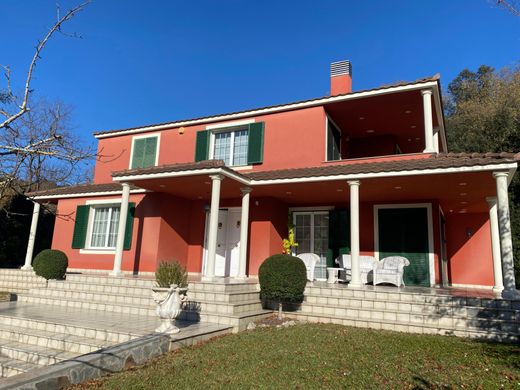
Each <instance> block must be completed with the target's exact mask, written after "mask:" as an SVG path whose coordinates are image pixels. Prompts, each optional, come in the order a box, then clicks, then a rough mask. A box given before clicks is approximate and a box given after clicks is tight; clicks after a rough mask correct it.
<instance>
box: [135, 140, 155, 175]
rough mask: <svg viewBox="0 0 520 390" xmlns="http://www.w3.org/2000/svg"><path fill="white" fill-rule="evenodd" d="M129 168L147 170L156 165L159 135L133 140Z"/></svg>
mask: <svg viewBox="0 0 520 390" xmlns="http://www.w3.org/2000/svg"><path fill="white" fill-rule="evenodd" d="M132 142H133V144H132V156H131V160H130V161H131V164H130V168H131V169H134V168H147V167H153V166H154V165H157V161H158V157H159V156H158V146H159V135H158V134H157V135H152V136H137V137H134V138H133V141H132Z"/></svg>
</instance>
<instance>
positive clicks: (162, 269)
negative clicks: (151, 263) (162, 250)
mask: <svg viewBox="0 0 520 390" xmlns="http://www.w3.org/2000/svg"><path fill="white" fill-rule="evenodd" d="M155 280H156V281H157V284H158V285H159V287H170V286H171V285H172V284H176V285H177V286H179V287H187V286H188V273H187V272H186V268H184V266H183V265H182V264H181V263H179V262H178V261H174V262H166V261H163V262H161V264H159V267H157V270H156V271H155Z"/></svg>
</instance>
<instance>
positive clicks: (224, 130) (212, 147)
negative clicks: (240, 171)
mask: <svg viewBox="0 0 520 390" xmlns="http://www.w3.org/2000/svg"><path fill="white" fill-rule="evenodd" d="M253 122H254V121H253ZM251 123H252V122H251ZM246 125H247V123H246V124H242V125H235V126H225V127H218V128H214V129H215V130H210V133H209V151H208V160H213V159H214V155H215V135H216V134H219V133H230V134H231V140H230V142H229V165H226V166H227V167H229V168H240V167H247V166H250V167H252V166H251V165H247V161H246V165H233V159H234V157H235V155H234V152H235V133H236V132H237V131H243V130H247V144H248V145H249V127H248V126H246ZM248 157H249V156H247V157H246V160H247V159H248Z"/></svg>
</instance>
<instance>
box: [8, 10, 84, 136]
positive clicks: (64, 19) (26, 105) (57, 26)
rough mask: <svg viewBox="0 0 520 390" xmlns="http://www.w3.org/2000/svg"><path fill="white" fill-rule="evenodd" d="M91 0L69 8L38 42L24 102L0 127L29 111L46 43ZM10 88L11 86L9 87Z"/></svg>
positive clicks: (27, 80)
mask: <svg viewBox="0 0 520 390" xmlns="http://www.w3.org/2000/svg"><path fill="white" fill-rule="evenodd" d="M90 2H91V0H88V1H86V2H84V3H82V4H80V5H78V6H76V7H74V8H72V9H71V10H69V11H68V12H67V13H66V14H65V15H64V16H63V17H61V18H59V19H58V20H57V21H56V23H54V25H53V26H52V27H51V29H50V30H49V31H48V32H47V34H46V35H45V36H44V37H43V39H42V40H41V41H40V42H39V43H38V45H37V46H36V50H35V52H34V55H33V57H32V60H31V62H30V64H29V69H28V71H27V78H26V80H25V87H24V92H23V98H22V102H21V103H20V104H18V111H17V112H16V113H14V114H11V115H9V117H7V118H6V119H5V120H4V121H3V122H1V123H0V129H2V128H4V127H7V126H9V124H11V123H12V122H14V121H15V120H17V119H18V118H20V117H21V116H22V115H24V114H25V113H26V112H27V111H29V96H30V93H31V80H32V76H33V72H34V68H35V66H36V63H37V61H38V60H39V59H40V54H41V52H42V50H43V49H44V48H45V45H46V44H47V42H48V41H49V40H50V39H51V37H52V36H53V35H54V33H56V32H57V31H60V29H61V26H62V25H63V24H64V23H65V22H67V21H69V20H70V19H72V18H73V17H74V15H76V14H77V13H78V12H80V11H81V10H83V8H85V7H86V6H87V5H88V4H89V3H90ZM4 69H5V67H4ZM8 80H9V81H10V78H8ZM9 89H10V87H9Z"/></svg>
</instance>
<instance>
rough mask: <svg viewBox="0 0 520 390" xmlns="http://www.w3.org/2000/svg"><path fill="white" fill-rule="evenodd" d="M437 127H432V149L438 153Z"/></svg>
mask: <svg viewBox="0 0 520 390" xmlns="http://www.w3.org/2000/svg"><path fill="white" fill-rule="evenodd" d="M439 131H440V129H439V127H435V128H434V129H433V150H435V153H439Z"/></svg>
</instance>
